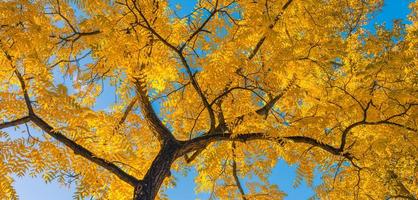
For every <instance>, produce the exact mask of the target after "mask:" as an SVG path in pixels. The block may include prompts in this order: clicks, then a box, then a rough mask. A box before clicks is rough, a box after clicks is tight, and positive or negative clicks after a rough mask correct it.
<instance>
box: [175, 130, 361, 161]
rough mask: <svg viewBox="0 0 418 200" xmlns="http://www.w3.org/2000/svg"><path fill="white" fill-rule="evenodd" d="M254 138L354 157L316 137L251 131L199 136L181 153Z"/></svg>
mask: <svg viewBox="0 0 418 200" xmlns="http://www.w3.org/2000/svg"><path fill="white" fill-rule="evenodd" d="M253 140H267V141H274V142H278V143H279V144H283V143H285V142H286V141H291V142H294V143H301V144H309V145H312V146H315V147H318V148H320V149H322V150H324V151H327V152H329V153H331V154H333V155H337V156H343V157H345V158H347V159H350V160H351V159H352V158H353V156H352V155H351V154H349V153H342V151H340V149H339V148H336V147H333V146H331V145H329V144H324V143H322V142H321V141H319V140H316V139H314V138H310V137H306V136H285V137H272V136H269V135H267V134H265V133H249V134H242V135H236V136H233V135H232V134H229V133H217V134H212V135H205V136H201V137H198V138H194V139H192V140H189V141H187V142H184V145H183V147H182V149H181V150H180V153H179V154H180V155H184V154H185V153H189V152H192V151H197V150H200V149H201V148H205V147H206V146H207V145H209V144H210V143H212V142H218V141H239V142H247V141H253Z"/></svg>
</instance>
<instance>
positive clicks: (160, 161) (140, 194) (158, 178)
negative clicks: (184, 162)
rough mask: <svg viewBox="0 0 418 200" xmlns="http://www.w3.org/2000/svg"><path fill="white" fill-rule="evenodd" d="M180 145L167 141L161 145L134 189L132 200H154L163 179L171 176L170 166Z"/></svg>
mask: <svg viewBox="0 0 418 200" xmlns="http://www.w3.org/2000/svg"><path fill="white" fill-rule="evenodd" d="M179 148H180V144H179V143H178V142H176V141H172V140H169V141H167V143H164V145H162V148H161V150H160V152H159V153H158V155H157V156H156V157H155V159H154V161H153V162H152V164H151V167H150V168H149V170H148V172H147V174H146V175H145V177H144V178H143V179H142V180H141V182H140V183H139V184H138V185H137V186H136V187H135V191H134V197H133V199H134V200H154V199H155V197H156V196H157V194H158V191H159V189H160V187H161V185H162V184H163V182H164V179H165V178H167V177H169V176H170V175H171V172H170V168H171V164H173V162H174V161H175V159H176V158H177V157H178V155H177V152H178V150H179Z"/></svg>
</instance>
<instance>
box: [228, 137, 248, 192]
mask: <svg viewBox="0 0 418 200" xmlns="http://www.w3.org/2000/svg"><path fill="white" fill-rule="evenodd" d="M235 149H236V146H235V142H232V176H234V180H235V183H236V185H237V187H238V191H239V193H240V194H241V198H242V200H247V198H246V197H245V192H244V188H243V187H242V184H241V181H240V180H239V177H238V169H237V162H236V161H235V157H236V155H235Z"/></svg>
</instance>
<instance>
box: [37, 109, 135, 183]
mask: <svg viewBox="0 0 418 200" xmlns="http://www.w3.org/2000/svg"><path fill="white" fill-rule="evenodd" d="M30 119H31V121H32V122H33V123H35V124H36V125H37V126H38V127H39V128H41V129H42V130H43V131H45V132H46V133H47V134H48V135H50V136H51V137H53V138H54V139H56V140H58V141H59V142H61V143H63V144H64V145H65V146H67V147H68V148H70V149H71V150H73V152H74V153H75V154H77V155H80V156H82V157H84V158H86V159H87V160H89V161H91V162H93V163H96V164H97V165H99V166H101V167H103V168H105V169H107V170H108V171H110V172H112V173H113V174H115V175H116V176H117V177H118V178H120V179H121V180H122V181H124V182H126V183H128V184H129V185H131V186H134V187H135V186H136V185H138V183H139V180H138V179H137V178H135V177H133V176H131V175H129V174H128V173H126V172H125V171H123V170H122V169H121V168H119V167H118V166H116V165H115V164H113V163H111V162H109V161H107V160H105V159H103V158H100V157H98V156H96V155H95V154H94V153H93V152H91V151H89V150H88V149H86V148H84V147H83V146H81V145H79V144H77V143H76V142H74V141H73V140H71V139H69V138H67V137H66V136H65V135H64V134H62V133H61V132H59V131H55V130H54V128H52V127H51V126H50V125H49V124H48V123H46V122H45V121H44V120H43V119H41V118H40V117H38V116H37V115H35V114H33V115H31V117H30Z"/></svg>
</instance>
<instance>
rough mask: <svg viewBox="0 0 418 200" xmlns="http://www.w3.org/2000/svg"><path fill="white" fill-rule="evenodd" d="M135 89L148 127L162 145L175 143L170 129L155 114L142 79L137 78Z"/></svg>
mask: <svg viewBox="0 0 418 200" xmlns="http://www.w3.org/2000/svg"><path fill="white" fill-rule="evenodd" d="M135 87H136V90H137V93H138V97H139V101H138V103H139V106H140V108H141V112H142V114H143V115H144V118H145V120H146V122H147V123H148V127H149V128H150V129H151V131H152V132H153V134H154V135H155V136H156V137H157V138H158V140H159V141H160V144H161V145H162V144H163V143H164V141H167V140H171V141H175V140H176V139H175V138H174V136H173V135H172V134H171V132H170V130H168V128H167V127H166V126H164V124H163V123H162V122H161V120H160V119H159V118H158V116H157V114H156V113H155V111H154V108H153V107H152V104H151V102H150V100H149V97H148V94H147V88H146V85H145V82H144V81H143V80H142V79H140V78H136V79H135Z"/></svg>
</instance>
